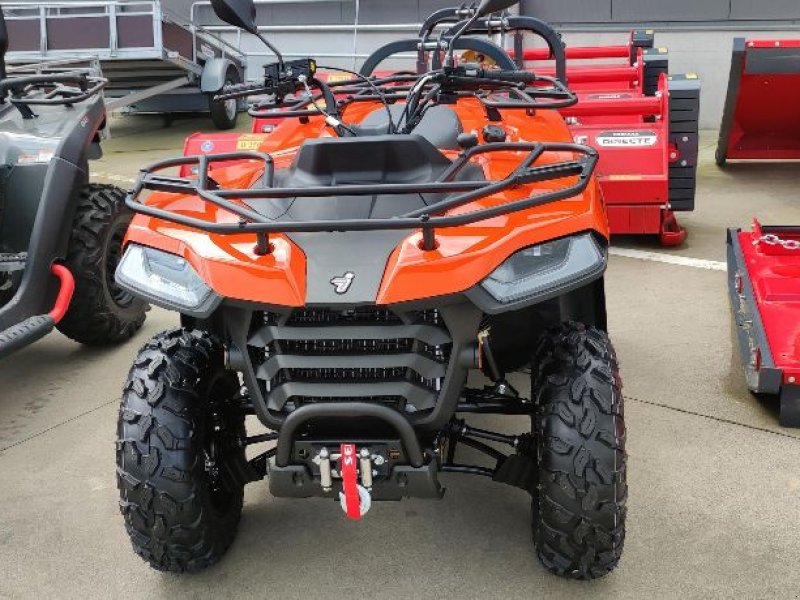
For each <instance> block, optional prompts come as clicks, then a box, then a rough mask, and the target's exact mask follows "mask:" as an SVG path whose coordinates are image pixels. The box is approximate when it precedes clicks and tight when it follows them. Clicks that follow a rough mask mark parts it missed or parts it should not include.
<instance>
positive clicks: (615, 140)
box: [596, 131, 658, 148]
mask: <svg viewBox="0 0 800 600" xmlns="http://www.w3.org/2000/svg"><path fill="white" fill-rule="evenodd" d="M596 141H597V145H598V146H600V147H601V148H630V147H642V146H655V145H656V143H658V134H657V133H656V132H655V131H604V132H603V133H600V134H598V136H597V138H596Z"/></svg>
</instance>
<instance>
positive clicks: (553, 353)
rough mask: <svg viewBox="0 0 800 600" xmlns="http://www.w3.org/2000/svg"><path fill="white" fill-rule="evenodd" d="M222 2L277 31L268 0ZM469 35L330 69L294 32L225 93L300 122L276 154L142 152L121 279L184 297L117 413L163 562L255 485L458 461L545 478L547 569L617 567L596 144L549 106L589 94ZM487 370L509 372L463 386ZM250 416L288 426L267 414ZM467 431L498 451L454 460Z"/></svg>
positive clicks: (199, 547)
mask: <svg viewBox="0 0 800 600" xmlns="http://www.w3.org/2000/svg"><path fill="white" fill-rule="evenodd" d="M512 4H514V2H513V1H510V0H482V2H481V3H480V5H479V6H477V7H474V8H473V9H471V18H472V19H479V18H482V17H484V16H486V15H488V14H491V13H493V12H495V11H500V10H503V9H505V8H507V7H508V6H510V5H512ZM212 5H213V6H214V9H215V11H216V12H217V14H218V15H219V16H220V18H222V19H223V20H224V21H226V22H228V23H231V24H233V25H236V26H237V27H240V28H242V29H244V30H245V31H248V32H251V33H253V34H257V28H256V25H255V9H254V6H253V4H252V2H251V0H212ZM467 29H469V23H467V25H466V26H465V28H464V31H466V30H467ZM457 39H458V36H457V35H456V36H455V37H454V38H453V41H455V40H457ZM487 43H488V42H487ZM454 46H455V45H454V44H453V43H452V42H451V44H450V46H449V48H445V49H443V53H444V56H443V57H441V59H442V61H443V62H442V67H441V68H440V69H437V70H430V71H428V72H426V73H424V74H422V75H417V74H402V73H401V74H395V75H393V76H391V77H387V78H384V79H378V78H366V77H363V76H357V77H356V78H355V79H352V80H350V81H346V82H335V83H330V84H327V83H325V82H323V81H322V78H321V77H317V76H316V72H317V68H318V67H317V65H316V63H315V61H314V60H312V59H304V60H295V61H291V62H289V61H284V60H283V59H282V57H280V55H278V58H279V60H278V62H277V63H275V64H272V65H267V66H266V67H265V76H264V80H263V81H261V82H259V83H258V84H257V85H245V86H236V87H233V88H229V89H227V90H225V92H224V95H225V96H226V97H244V96H253V95H255V96H258V95H261V96H262V99H261V100H259V101H257V103H256V104H255V105H254V106H253V108H252V109H251V114H253V115H254V116H257V117H261V118H280V119H282V122H281V124H280V125H279V126H278V127H277V128H276V129H275V131H274V132H273V133H272V134H271V135H270V136H268V137H267V138H265V139H264V141H263V143H262V145H261V147H260V148H259V149H258V151H248V152H235V153H226V154H218V155H201V156H194V157H181V158H176V159H172V160H167V161H162V162H160V163H157V164H155V165H152V166H150V167H148V168H145V169H143V170H142V172H141V174H140V177H139V180H138V182H137V183H136V185H135V186H134V189H133V191H132V192H131V194H130V196H129V197H128V200H127V203H128V205H129V206H130V207H131V208H132V209H133V210H135V211H136V213H137V215H136V216H135V218H134V220H133V223H132V225H131V227H130V229H129V231H128V236H127V240H126V246H125V250H124V256H123V259H122V261H121V263H120V266H119V268H118V269H117V273H116V277H117V281H118V283H119V285H120V286H121V287H123V288H124V289H126V290H128V291H129V292H131V293H133V294H135V295H136V296H137V297H140V298H142V299H143V300H147V301H149V302H152V303H154V304H156V305H159V306H162V307H165V308H167V309H170V310H174V311H176V312H178V313H180V315H181V327H180V328H178V329H175V330H172V331H168V332H165V333H162V334H159V335H157V336H156V337H155V338H153V340H151V341H150V342H149V343H147V344H146V345H145V346H144V347H143V348H142V350H141V351H140V353H139V355H138V357H137V358H136V359H135V361H134V364H133V367H132V368H131V371H130V374H129V376H128V381H127V384H126V385H125V389H124V394H123V398H122V407H121V410H120V417H119V425H118V444H117V465H118V473H119V488H120V493H121V502H120V505H121V509H122V513H123V515H124V518H125V523H126V527H127V530H128V532H129V534H130V537H131V540H132V542H133V547H134V549H135V551H136V552H137V553H138V554H140V555H141V556H142V557H143V558H145V559H146V560H147V561H148V562H149V563H150V564H151V565H152V566H153V567H155V568H157V569H162V570H170V571H184V570H189V571H192V570H197V569H200V568H203V567H205V566H208V565H210V564H212V563H214V562H216V561H217V560H218V559H219V558H220V557H221V556H222V555H223V554H224V553H225V551H226V550H227V548H228V547H229V546H230V544H231V543H232V541H233V538H234V536H235V534H236V528H237V524H238V522H239V518H240V515H241V510H242V498H243V489H244V486H245V484H247V483H248V482H253V481H259V480H262V479H264V478H267V479H268V481H269V490H270V492H271V493H272V494H273V495H274V496H278V497H292V498H306V497H314V496H319V497H327V498H331V499H335V500H337V501H338V502H339V503H340V505H341V508H342V509H343V510H344V512H345V513H346V515H347V516H348V517H349V518H352V519H359V518H361V517H363V516H364V514H365V513H367V511H368V510H369V508H370V505H371V503H372V502H373V501H377V500H399V499H401V498H404V497H417V498H432V499H437V498H441V497H442V494H443V493H444V488H443V486H442V483H441V482H440V474H441V473H461V474H468V475H476V476H483V477H489V478H491V479H493V480H494V481H497V482H499V483H504V484H507V485H510V486H514V487H518V488H522V489H523V490H526V491H527V492H529V493H530V494H531V497H532V510H533V539H534V543H535V546H536V550H537V553H538V556H539V558H540V559H541V561H542V563H543V564H544V565H545V566H546V567H547V568H548V569H549V570H550V571H552V572H554V573H556V574H559V575H562V576H565V577H572V578H581V579H589V578H595V577H600V576H602V575H605V574H606V573H608V572H610V571H611V570H613V569H614V567H615V566H616V565H617V563H618V561H619V559H620V556H621V553H622V547H623V542H624V537H625V502H626V497H627V485H626V468H625V461H626V456H625V425H624V420H623V406H622V403H623V399H622V393H621V381H620V376H619V370H618V365H617V360H616V356H615V353H614V349H613V347H612V345H611V342H610V341H609V338H608V335H607V334H606V307H605V299H604V291H603V289H604V288H603V276H604V273H605V269H606V261H607V245H608V225H607V222H606V216H605V211H604V207H603V203H602V201H601V198H600V196H599V194H598V186H597V182H596V180H595V178H594V177H593V169H594V167H595V165H596V163H597V154H596V152H595V151H594V150H592V149H591V148H588V147H586V146H581V145H577V144H573V143H570V134H569V131H568V129H567V127H566V126H565V124H564V121H563V119H562V118H561V117H560V116H559V114H558V112H557V111H556V110H552V109H556V108H560V107H564V106H568V105H570V104H572V103H574V102H575V101H576V98H575V95H574V94H573V93H572V92H570V91H569V90H568V89H567V88H566V87H565V86H564V85H563V84H561V83H560V82H559V81H558V80H557V79H555V78H552V77H539V76H536V75H534V74H531V73H529V72H525V71H515V70H500V69H483V68H481V67H480V66H477V65H469V64H466V65H465V64H460V65H458V66H455V61H454V59H453V48H454ZM270 47H271V46H270ZM498 49H499V48H498ZM320 69H321V68H320ZM215 164H216V165H217V168H214V169H213V170H212V169H211V167H212V165H215ZM220 164H225V165H226V166H219V165H220ZM187 166H189V167H191V169H190V172H195V173H196V175H195V176H190V177H182V176H180V175H176V174H173V171H174V170H175V169H185V167H187ZM470 371H482V372H483V374H484V375H485V376H486V377H487V378H488V380H489V381H490V382H491V383H489V384H487V385H486V386H485V387H483V388H482V389H471V388H467V387H465V384H466V381H467V375H468V374H469V373H470ZM515 371H523V372H530V377H531V388H532V392H531V397H530V398H529V399H528V398H524V397H522V396H521V395H520V394H519V393H518V392H517V390H516V389H514V387H513V386H512V385H511V383H509V381H508V380H507V379H506V376H507V374H508V373H511V372H515ZM251 414H252V415H255V416H256V417H257V419H258V420H259V421H260V422H261V424H262V425H263V426H264V427H266V428H267V429H268V432H266V433H263V432H262V433H254V432H249V433H248V432H247V430H246V429H247V428H246V425H245V417H246V416H247V415H251ZM470 414H490V415H517V416H519V417H524V418H521V419H519V427H520V429H522V430H523V431H522V433H520V434H519V435H508V434H504V433H498V432H494V431H489V430H486V429H482V428H478V427H475V426H473V425H471V424H468V423H467V422H465V421H464V420H462V418H461V417H462V416H464V415H470ZM258 444H268V448H269V449H268V450H266V451H263V452H262V453H260V454H257V455H254V453H253V452H252V451H251V452H247V450H248V448H250V447H251V446H255V445H258ZM459 444H464V445H466V446H469V447H470V448H472V449H474V450H477V451H479V452H480V453H482V454H483V455H485V456H486V457H487V460H488V461H489V463H490V464H491V466H477V465H466V464H459V463H457V462H456V460H455V454H456V453H455V451H456V447H457V446H458V445H459ZM500 448H505V449H506V452H503V451H501V450H500Z"/></svg>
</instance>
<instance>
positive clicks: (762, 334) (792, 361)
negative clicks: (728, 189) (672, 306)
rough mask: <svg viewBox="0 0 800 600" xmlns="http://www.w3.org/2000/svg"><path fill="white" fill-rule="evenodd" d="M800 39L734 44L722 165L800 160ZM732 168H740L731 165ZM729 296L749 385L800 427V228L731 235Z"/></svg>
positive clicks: (785, 421)
mask: <svg viewBox="0 0 800 600" xmlns="http://www.w3.org/2000/svg"><path fill="white" fill-rule="evenodd" d="M798 93H800V40H744V39H743V38H737V39H736V40H734V45H733V56H732V60H731V75H730V81H729V83H728V97H727V101H726V103H725V111H724V114H723V118H722V129H721V131H720V137H719V144H718V146H717V163H718V164H719V165H720V166H721V167H722V166H725V165H726V163H727V161H728V160H737V161H739V160H796V159H800V118H798V115H797V110H796V109H794V107H793V106H792V105H791V104H790V103H786V102H785V101H784V98H786V97H793V96H796V95H797V94H798ZM731 168H735V167H733V166H731ZM727 250H728V252H727V255H728V292H729V296H730V300H731V306H732V308H733V313H734V320H735V323H736V332H737V334H738V338H739V349H740V352H741V358H742V363H743V364H744V370H745V378H746V381H747V385H748V387H749V388H750V390H751V391H752V392H753V393H756V394H763V395H766V396H775V397H777V398H778V403H779V423H780V424H781V425H783V426H785V427H800V354H798V338H797V323H798V322H800V310H798V306H800V305H798V301H800V227H798V226H797V225H762V224H761V223H759V222H758V220H754V223H753V228H752V231H745V230H742V229H740V228H731V229H729V230H728V234H727Z"/></svg>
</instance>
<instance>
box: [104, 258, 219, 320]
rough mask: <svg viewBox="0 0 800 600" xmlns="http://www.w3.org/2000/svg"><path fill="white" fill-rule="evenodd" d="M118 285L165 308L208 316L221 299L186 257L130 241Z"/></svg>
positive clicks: (123, 259) (118, 277)
mask: <svg viewBox="0 0 800 600" xmlns="http://www.w3.org/2000/svg"><path fill="white" fill-rule="evenodd" d="M115 277H116V280H117V284H119V286H120V287H123V288H125V289H127V290H128V291H130V292H132V293H134V294H137V295H139V296H143V297H145V298H146V299H147V300H149V301H151V302H153V303H154V304H158V305H160V306H163V307H165V308H169V309H172V310H178V311H180V312H184V313H187V314H191V315H196V316H206V315H207V314H208V313H210V312H211V311H212V310H213V309H214V308H216V307H217V305H218V304H219V301H220V300H221V298H219V296H217V295H216V294H215V293H214V291H213V290H212V289H211V288H210V287H208V285H206V283H205V282H204V281H203V280H202V278H201V277H200V276H199V275H198V274H197V271H195V270H194V269H193V268H192V265H190V264H189V263H188V261H186V260H185V259H183V258H181V257H180V256H176V255H175V254H170V253H168V252H162V251H161V250H155V249H153V248H147V247H145V246H139V245H138V244H130V245H129V246H128V248H127V249H126V250H125V254H124V255H123V257H122V260H121V261H120V262H119V266H118V267H117V272H116V274H115Z"/></svg>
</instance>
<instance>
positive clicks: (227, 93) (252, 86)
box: [214, 83, 270, 101]
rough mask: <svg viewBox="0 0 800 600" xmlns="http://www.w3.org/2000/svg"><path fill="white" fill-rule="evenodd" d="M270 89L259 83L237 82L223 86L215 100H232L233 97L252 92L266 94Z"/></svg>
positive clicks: (247, 94) (240, 96)
mask: <svg viewBox="0 0 800 600" xmlns="http://www.w3.org/2000/svg"><path fill="white" fill-rule="evenodd" d="M269 91H270V90H269V89H267V88H265V87H264V86H263V85H261V84H258V83H237V84H234V85H226V86H225V87H223V88H222V89H221V90H220V93H219V94H216V95H215V96H214V100H218V101H222V100H231V99H233V98H242V97H243V96H250V95H252V94H266V93H269Z"/></svg>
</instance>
